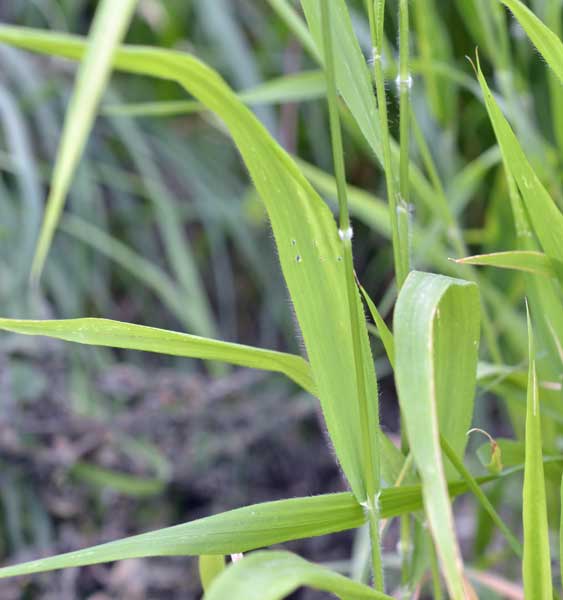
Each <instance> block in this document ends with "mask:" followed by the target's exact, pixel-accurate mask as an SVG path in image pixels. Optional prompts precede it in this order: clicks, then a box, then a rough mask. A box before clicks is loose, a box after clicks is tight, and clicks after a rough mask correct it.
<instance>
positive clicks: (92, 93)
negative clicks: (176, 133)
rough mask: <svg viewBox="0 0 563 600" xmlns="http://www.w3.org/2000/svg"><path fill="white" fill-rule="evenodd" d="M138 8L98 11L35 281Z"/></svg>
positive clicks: (125, 4) (109, 3) (68, 121)
mask: <svg viewBox="0 0 563 600" xmlns="http://www.w3.org/2000/svg"><path fill="white" fill-rule="evenodd" d="M136 6H137V0H123V1H122V2H119V3H117V4H116V3H115V2H113V0H102V2H101V3H100V4H99V6H98V8H97V10H96V15H95V17H94V22H93V23H92V28H91V31H90V37H89V41H88V48H87V50H86V52H85V54H84V60H83V62H82V64H81V66H80V69H79V71H78V74H77V78H76V85H75V88H74V92H73V94H72V98H71V100H70V104H69V107H68V110H67V113H66V118H65V124H64V128H63V133H62V138H61V142H60V147H59V150H58V155H57V161H56V163H55V169H54V172H53V182H52V186H51V192H50V194H49V198H48V200H47V207H46V212H45V217H44V221H43V225H42V228H41V233H40V237H39V241H38V244H37V249H36V254H35V258H34V261H33V266H32V272H33V276H34V277H35V278H38V277H39V276H40V274H41V271H42V270H43V265H44V263H45V260H46V257H47V254H48V252H49V247H50V246H51V242H52V239H53V236H54V234H55V230H56V228H57V224H58V222H59V219H60V216H61V213H62V210H63V207H64V203H65V199H66V196H67V194H68V190H69V188H70V185H71V183H72V178H73V176H74V172H75V170H76V167H77V166H78V163H79V161H80V157H81V156H82V153H83V151H84V147H85V145H86V141H87V138H88V135H89V133H90V130H91V129H92V126H93V123H94V120H95V118H96V110H97V108H98V104H99V102H100V99H101V97H102V94H103V92H104V90H105V88H106V85H107V82H108V79H109V76H110V73H111V69H112V63H113V56H114V53H115V50H116V48H117V47H118V46H119V44H120V43H121V41H122V39H123V37H124V36H125V33H126V31H127V28H128V26H129V23H130V21H131V19H132V17H133V12H134V10H135V7H136Z"/></svg>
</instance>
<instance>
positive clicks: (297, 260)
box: [295, 254, 303, 263]
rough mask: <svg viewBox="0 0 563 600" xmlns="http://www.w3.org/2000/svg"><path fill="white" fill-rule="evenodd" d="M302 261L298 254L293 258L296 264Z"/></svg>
mask: <svg viewBox="0 0 563 600" xmlns="http://www.w3.org/2000/svg"><path fill="white" fill-rule="evenodd" d="M302 261H303V258H302V257H301V256H300V255H299V254H298V255H297V256H296V257H295V262H298V263H300V262H302Z"/></svg>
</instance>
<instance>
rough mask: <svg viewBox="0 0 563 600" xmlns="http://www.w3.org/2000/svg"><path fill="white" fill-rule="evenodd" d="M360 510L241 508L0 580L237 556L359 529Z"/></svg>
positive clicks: (312, 503) (20, 568) (339, 501)
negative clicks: (128, 562)
mask: <svg viewBox="0 0 563 600" xmlns="http://www.w3.org/2000/svg"><path fill="white" fill-rule="evenodd" d="M363 522H364V511H363V509H362V507H361V506H360V505H359V504H358V503H357V502H356V501H355V500H354V497H353V496H352V495H351V494H331V495H326V496H316V497H312V498H295V499H291V500H279V501H277V502H267V503H264V504H256V505H252V506H246V507H244V508H239V509H236V510H232V511H229V512H226V513H222V514H219V515H215V516H212V517H206V518H204V519H199V520H197V521H192V522H191V523H185V524H183V525H176V526H175V527H168V528H166V529H161V530H159V531H153V532H150V533H143V534H141V535H136V536H133V537H129V538H125V539H123V540H118V541H116V542H110V543H108V544H102V545H100V546H94V547H92V548H87V549H84V550H78V551H76V552H69V553H67V554H61V555H59V556H53V557H49V558H44V559H39V560H35V561H31V562H28V563H23V564H21V565H16V566H13V567H5V568H3V569H0V578H5V577H14V576H17V575H28V574H31V573H41V572H44V571H53V570H56V569H65V568H69V567H79V566H84V565H93V564H98V563H102V562H110V561H114V560H123V559H128V558H142V557H147V556H197V555H202V554H223V555H225V554H236V553H239V552H246V551H248V550H254V549H256V548H261V547H264V546H270V545H272V544H278V543H282V542H286V541H289V540H294V539H301V538H308V537H313V536H318V535H324V534H327V533H333V532H336V531H344V530H346V529H352V528H355V527H358V526H359V525H361V524H362V523H363Z"/></svg>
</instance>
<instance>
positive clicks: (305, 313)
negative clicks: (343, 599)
mask: <svg viewBox="0 0 563 600" xmlns="http://www.w3.org/2000/svg"><path fill="white" fill-rule="evenodd" d="M0 41H3V42H6V43H10V44H13V45H15V46H19V47H23V48H27V49H30V50H34V51H38V52H42V53H46V54H54V55H57V56H63V57H66V58H70V59H74V60H77V59H79V58H81V56H82V55H83V52H84V49H85V44H84V41H83V40H82V39H81V38H79V37H76V36H69V35H61V34H52V33H45V32H41V31H37V30H30V29H25V28H17V27H9V26H0ZM114 66H115V68H116V69H118V70H123V71H126V72H130V73H138V74H143V75H149V76H153V77H157V78H163V79H170V80H173V81H177V82H178V83H180V84H181V85H182V86H183V87H185V88H186V90H188V91H189V92H190V93H192V94H193V95H194V96H195V97H196V98H197V99H198V100H199V101H200V102H202V103H203V104H205V105H206V107H207V108H208V109H209V110H211V111H212V112H214V113H216V114H217V115H218V116H219V117H221V119H222V120H223V121H224V123H225V124H226V126H227V128H228V129H229V131H230V133H231V136H232V137H233V140H234V141H235V143H236V145H237V147H238V149H239V151H240V153H241V155H242V157H243V159H244V161H245V163H246V166H247V168H248V170H249V172H250V175H251V177H252V179H253V181H254V184H255V186H256V189H257V190H258V192H259V194H260V196H261V198H262V200H263V201H264V203H265V205H266V209H267V211H268V215H269V217H270V222H271V224H272V229H273V232H274V237H275V240H276V245H277V249H278V256H279V258H280V262H281V266H282V271H283V274H284V277H285V280H286V283H287V286H288V288H289V292H290V295H291V298H292V301H293V305H294V308H295V312H296V315H297V320H298V322H299V325H300V328H301V333H302V335H303V339H304V342H305V347H306V350H307V354H308V358H309V362H310V364H311V368H312V371H313V377H314V381H315V388H316V390H317V395H318V397H319V399H320V401H321V405H322V408H323V413H324V416H325V420H326V423H327V428H328V431H329V434H330V437H331V440H332V443H333V444H334V448H335V452H336V455H337V457H338V459H339V461H340V463H341V465H342V468H343V471H344V473H345V474H346V477H347V479H348V481H349V483H350V485H351V488H352V490H353V491H354V493H355V495H356V497H357V498H358V499H365V484H364V481H363V474H364V473H365V472H366V468H365V465H364V464H363V462H364V459H363V452H362V449H361V442H360V438H359V436H358V435H357V432H358V431H359V429H360V423H359V411H358V406H359V402H358V398H357V390H356V386H355V378H354V363H353V348H352V342H351V338H350V325H349V318H348V311H347V303H346V282H345V273H344V264H343V261H342V254H343V252H342V250H343V245H342V241H341V240H340V238H339V236H338V232H337V228H336V224H335V222H334V218H333V216H332V214H331V212H330V210H329V208H328V207H327V206H326V205H325V204H324V202H323V201H322V200H321V198H320V197H319V196H318V194H317V193H316V192H315V191H314V189H313V188H312V186H311V185H310V184H309V183H308V181H307V180H306V179H305V177H304V176H303V175H302V173H301V172H300V170H299V169H298V167H297V166H296V164H295V163H294V161H293V160H292V159H291V158H290V157H289V156H288V154H287V153H286V152H285V151H284V150H283V149H282V148H281V147H280V146H279V145H278V144H277V143H276V142H275V141H274V140H273V139H272V138H271V136H270V135H269V133H268V132H267V131H266V130H265V128H264V127H263V126H262V125H261V124H260V123H259V122H258V120H257V119H256V118H255V116H254V115H253V114H252V113H251V112H250V111H249V110H248V108H247V107H245V106H244V105H243V104H242V103H241V102H240V100H239V99H238V98H237V97H236V95H235V94H234V92H233V91H232V90H231V89H230V88H229V87H228V86H227V85H226V84H225V82H224V81H223V80H222V79H221V78H220V77H219V76H218V75H217V73H215V72H214V71H213V70H212V69H210V68H209V67H207V66H205V65H204V64H203V63H201V62H200V61H198V60H197V59H195V58H194V57H192V56H190V55H187V54H182V53H178V52H173V51H168V50H162V49H151V48H146V47H122V48H121V49H120V50H119V51H118V52H117V53H116V55H115V64H114ZM355 301H356V302H357V305H358V310H359V311H360V310H361V305H360V298H359V294H356V298H355ZM360 325H361V335H362V344H363V345H364V347H365V348H366V349H367V351H368V353H369V341H368V336H367V327H366V323H365V320H364V319H362V320H361V323H360ZM366 356H368V354H366ZM364 369H365V375H366V384H367V391H368V396H369V397H370V398H373V399H374V402H375V401H376V399H377V380H376V378H375V372H374V368H373V362H372V361H371V360H366V362H365V365H364ZM373 444H374V453H375V452H376V449H375V448H376V440H375V439H374V440H373Z"/></svg>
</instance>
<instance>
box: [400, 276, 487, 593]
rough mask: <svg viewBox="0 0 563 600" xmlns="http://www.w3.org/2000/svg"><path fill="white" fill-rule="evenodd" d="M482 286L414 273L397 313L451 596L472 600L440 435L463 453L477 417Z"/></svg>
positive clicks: (403, 399) (403, 368) (412, 420)
mask: <svg viewBox="0 0 563 600" xmlns="http://www.w3.org/2000/svg"><path fill="white" fill-rule="evenodd" d="M479 320H480V319H479V294H478V291H477V286H476V285H475V284H472V283H469V282H465V281H461V280H458V279H451V278H449V277H444V276H440V275H432V274H428V273H419V272H412V273H411V274H410V275H409V277H408V278H407V280H406V282H405V284H404V286H403V289H402V290H401V293H400V294H399V298H398V301H397V305H396V308H395V316H394V336H395V367H396V369H395V377H396V384H397V389H398V393H399V402H400V404H401V411H402V414H403V418H404V421H405V424H406V428H407V434H408V439H409V443H410V449H411V452H412V453H413V456H414V459H415V463H416V465H417V468H418V472H419V474H420V477H421V479H422V485H423V496H424V506H425V511H426V514H427V516H428V520H429V524H430V529H431V532H432V536H433V538H434V542H435V544H436V548H437V551H438V554H439V556H440V559H441V563H442V568H443V571H444V575H445V578H446V582H447V584H448V589H449V591H450V595H451V596H452V597H454V598H463V597H464V578H463V564H462V560H461V553H460V550H459V547H458V544H457V541H456V537H455V531H454V526H453V515H452V509H451V504H450V500H449V497H448V493H447V488H446V474H445V469H444V464H443V461H442V455H441V450H440V433H442V434H443V436H444V437H445V438H446V439H447V441H448V442H449V444H450V446H451V447H452V448H454V451H455V453H456V454H457V455H458V456H463V453H464V449H465V444H466V432H467V430H468V429H469V426H470V423H471V418H472V414H473V399H474V388H475V381H476V374H477V347H478V343H479Z"/></svg>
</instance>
